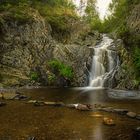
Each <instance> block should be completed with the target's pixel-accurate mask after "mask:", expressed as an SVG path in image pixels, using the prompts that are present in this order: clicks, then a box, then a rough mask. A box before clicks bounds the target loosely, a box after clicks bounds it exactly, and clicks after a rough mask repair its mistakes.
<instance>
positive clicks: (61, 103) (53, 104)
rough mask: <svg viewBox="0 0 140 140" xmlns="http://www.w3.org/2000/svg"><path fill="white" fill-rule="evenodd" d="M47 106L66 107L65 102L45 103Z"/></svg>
mask: <svg viewBox="0 0 140 140" xmlns="http://www.w3.org/2000/svg"><path fill="white" fill-rule="evenodd" d="M44 104H45V105H50V106H64V105H65V104H64V103H63V102H44Z"/></svg>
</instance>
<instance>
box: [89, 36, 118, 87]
mask: <svg viewBox="0 0 140 140" xmlns="http://www.w3.org/2000/svg"><path fill="white" fill-rule="evenodd" d="M93 49H94V55H93V60H92V68H91V72H90V83H89V86H90V87H104V86H107V87H109V86H110V83H109V82H108V81H109V79H111V78H112V76H113V75H114V71H115V69H116V67H117V66H118V56H117V53H116V51H115V45H114V44H113V40H112V39H110V38H109V37H107V36H106V35H103V38H102V41H101V42H100V43H99V44H98V45H97V46H95V47H93ZM108 84H109V85H108Z"/></svg>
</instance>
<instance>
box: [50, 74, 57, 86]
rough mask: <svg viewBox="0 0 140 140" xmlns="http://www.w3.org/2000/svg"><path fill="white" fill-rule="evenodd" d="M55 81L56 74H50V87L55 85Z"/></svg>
mask: <svg viewBox="0 0 140 140" xmlns="http://www.w3.org/2000/svg"><path fill="white" fill-rule="evenodd" d="M55 80H56V76H55V74H53V73H49V74H48V82H49V85H51V84H53V83H54V81H55Z"/></svg>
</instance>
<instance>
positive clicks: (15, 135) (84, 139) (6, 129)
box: [0, 88, 140, 140]
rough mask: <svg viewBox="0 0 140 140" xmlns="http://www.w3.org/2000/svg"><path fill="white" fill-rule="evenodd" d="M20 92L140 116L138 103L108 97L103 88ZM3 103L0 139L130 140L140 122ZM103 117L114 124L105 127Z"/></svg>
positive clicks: (73, 111) (51, 108)
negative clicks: (127, 110)
mask: <svg viewBox="0 0 140 140" xmlns="http://www.w3.org/2000/svg"><path fill="white" fill-rule="evenodd" d="M23 92H24V94H25V95H27V96H30V97H31V98H32V99H37V100H44V101H59V102H60V101H62V102H64V103H65V104H71V103H89V104H103V105H106V106H111V107H114V108H127V109H129V110H130V111H134V112H136V113H138V114H140V109H139V108H140V101H139V100H137V99H133V100H132V99H129V98H128V99H125V98H123V99H122V98H119V99H113V98H110V97H109V96H108V93H109V91H108V90H104V89H99V90H95V89H92V90H83V89H80V88H79V89H76V88H75V89H67V88H66V89H57V88H56V89H55V88H54V89H49V88H39V89H24V90H23ZM118 92H120V91H118ZM6 102H7V105H6V106H4V107H0V112H1V113H0V140H28V138H29V137H32V138H33V137H35V138H36V139H37V140H132V132H133V129H134V128H136V127H138V126H140V121H139V120H135V119H131V118H128V117H126V116H123V115H118V114H114V113H107V112H94V111H80V110H76V109H71V108H66V107H54V106H39V107H37V106H34V105H33V104H27V101H18V100H17V101H15V100H10V101H9V100H7V101H6ZM96 114H99V115H100V116H98V117H97V116H96ZM103 117H111V118H112V119H113V120H114V121H115V123H116V125H115V126H106V125H104V124H103ZM30 140H31V139H30Z"/></svg>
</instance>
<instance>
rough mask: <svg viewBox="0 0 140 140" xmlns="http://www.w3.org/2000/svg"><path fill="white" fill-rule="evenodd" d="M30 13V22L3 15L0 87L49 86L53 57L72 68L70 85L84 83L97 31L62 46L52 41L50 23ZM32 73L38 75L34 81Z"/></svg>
mask: <svg viewBox="0 0 140 140" xmlns="http://www.w3.org/2000/svg"><path fill="white" fill-rule="evenodd" d="M30 14H31V16H32V19H31V20H29V21H26V22H20V21H15V20H12V19H8V18H5V23H4V24H0V36H1V39H0V87H3V86H5V87H6V86H23V85H33V84H34V85H38V84H37V83H39V85H48V74H47V72H48V71H49V68H48V61H50V60H52V59H54V58H56V59H58V60H60V61H62V62H63V63H64V64H67V65H69V66H71V67H72V69H73V71H74V77H73V80H72V81H71V83H72V85H73V86H85V85H87V83H88V70H89V69H90V65H91V59H92V50H91V49H89V46H91V45H94V44H96V43H97V41H98V40H99V38H100V37H99V34H94V33H90V34H88V33H87V35H86V36H84V37H81V38H80V37H78V38H75V40H73V41H72V42H70V44H65V45H64V44H61V43H58V42H56V41H55V40H54V38H53V37H52V36H51V31H52V29H51V27H50V25H49V24H48V23H46V22H45V19H44V18H43V17H41V16H40V15H39V13H38V12H37V11H35V10H34V11H33V12H32V13H30ZM5 17H6V16H5ZM32 72H37V73H38V75H39V79H38V80H37V81H36V82H32V81H31V75H30V74H31V73H32ZM62 80H63V79H62ZM57 81H59V79H58V80H57ZM60 81H61V80H60ZM62 83H64V82H62ZM55 85H59V83H55V84H54V86H55Z"/></svg>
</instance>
